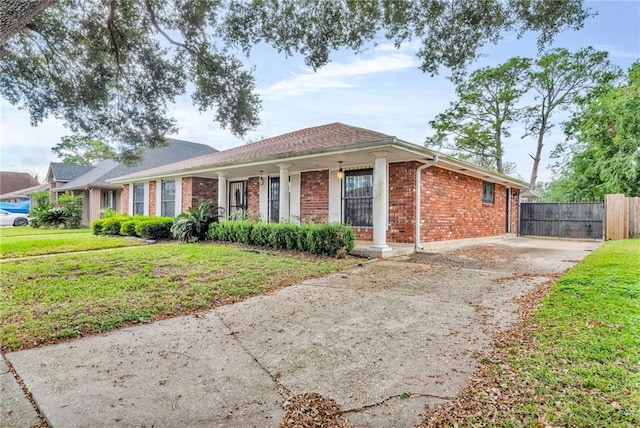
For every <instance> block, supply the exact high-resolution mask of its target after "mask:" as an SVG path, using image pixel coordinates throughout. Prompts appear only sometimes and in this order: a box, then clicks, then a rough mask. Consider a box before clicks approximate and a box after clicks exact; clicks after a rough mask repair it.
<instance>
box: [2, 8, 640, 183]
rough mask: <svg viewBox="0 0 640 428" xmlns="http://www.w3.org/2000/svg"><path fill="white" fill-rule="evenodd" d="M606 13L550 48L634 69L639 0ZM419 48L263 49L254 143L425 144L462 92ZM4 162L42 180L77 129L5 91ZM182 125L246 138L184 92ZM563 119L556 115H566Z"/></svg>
mask: <svg viewBox="0 0 640 428" xmlns="http://www.w3.org/2000/svg"><path fill="white" fill-rule="evenodd" d="M586 5H587V7H590V8H591V9H593V10H595V11H596V12H597V13H598V16H596V17H595V18H591V19H589V20H588V21H587V22H586V24H585V26H584V28H583V30H581V31H579V32H564V33H562V34H560V35H558V36H557V37H556V40H555V42H554V44H553V46H552V47H565V48H567V49H570V50H572V51H575V50H578V49H580V48H582V47H586V46H593V47H595V48H596V49H600V50H606V51H608V52H609V55H610V60H611V61H612V62H613V63H614V64H617V65H618V66H620V67H622V68H623V69H625V70H626V69H628V67H629V66H630V65H631V63H632V62H634V61H635V60H637V59H639V58H640V0H629V1H587V2H586ZM416 50H417V46H414V45H406V46H403V47H402V48H401V49H399V50H398V49H395V48H393V47H392V46H390V45H386V44H381V45H379V46H377V47H372V48H370V49H368V50H366V51H365V52H362V53H359V54H357V55H355V54H353V53H351V52H337V53H334V54H333V55H332V62H331V63H330V64H329V65H327V66H325V67H324V68H322V69H320V70H319V71H317V72H315V73H314V72H313V71H312V70H311V69H309V68H308V67H306V66H305V65H304V63H303V62H302V60H301V59H300V58H298V57H292V58H285V57H284V56H282V55H280V54H278V53H276V52H275V51H274V50H273V49H271V48H269V47H266V46H261V47H259V48H256V49H254V51H253V52H252V53H251V55H250V57H249V58H247V64H248V66H252V67H255V77H256V83H257V88H258V92H259V94H260V96H261V97H262V99H263V110H262V112H261V120H262V124H261V125H260V126H259V127H258V128H257V130H256V131H255V132H252V133H250V134H249V135H248V136H247V140H252V141H253V140H258V139H261V138H264V137H271V136H275V135H279V134H282V133H285V132H290V131H295V130H297V129H301V128H306V127H309V126H316V125H322V124H326V123H332V122H342V123H346V124H349V125H354V126H360V127H363V128H368V129H372V130H375V131H379V132H383V133H386V134H389V135H394V136H396V137H398V138H401V139H403V140H406V141H409V142H412V143H415V144H422V143H423V142H424V139H425V137H426V136H428V135H430V134H431V130H430V128H429V121H430V120H432V119H433V118H435V116H436V115H437V114H438V113H441V112H442V111H444V110H445V109H446V108H447V107H448V105H449V103H450V102H451V101H452V100H453V99H454V94H455V93H454V86H453V84H452V83H451V82H450V81H449V80H447V78H446V76H447V74H448V72H447V71H446V70H443V71H442V73H441V75H439V76H436V77H430V76H429V75H427V74H424V73H422V72H421V71H420V70H418V65H419V62H418V59H417V58H416V57H415V52H416ZM483 52H484V53H485V54H486V56H485V57H483V58H481V59H480V60H479V61H478V62H477V63H476V64H474V65H472V67H471V69H474V68H479V67H483V66H487V65H497V64H499V63H501V62H504V61H505V60H507V59H508V58H509V57H511V56H516V55H518V56H529V57H535V56H536V54H537V47H536V42H535V36H534V35H527V36H525V37H523V38H522V39H519V40H518V39H516V38H515V37H509V35H507V36H506V37H505V39H504V40H503V41H501V42H500V43H499V44H498V45H496V46H491V45H490V46H486V47H485V48H484V51H483ZM0 103H1V105H0V143H1V152H0V169H2V170H3V171H23V172H29V173H31V174H34V175H35V174H37V175H38V177H39V178H40V179H42V178H44V175H45V174H46V170H47V167H48V164H49V162H52V161H58V159H56V158H55V157H54V155H53V153H52V152H51V147H53V146H54V145H56V144H57V143H58V142H60V138H61V137H63V136H65V135H69V134H70V132H69V131H68V130H67V129H66V128H65V127H64V126H63V124H62V122H60V121H58V120H55V119H48V120H45V122H44V123H42V124H40V125H39V126H38V127H31V125H30V123H29V117H28V114H27V113H26V112H25V111H21V110H18V109H16V108H15V107H13V106H11V105H10V104H9V103H7V102H6V100H4V99H2V98H0ZM171 112H172V114H173V115H174V117H175V118H176V119H177V120H178V124H179V126H180V130H179V132H178V134H176V135H173V137H176V138H181V139H185V140H190V141H195V142H199V143H204V144H208V145H210V146H212V147H215V148H216V149H218V150H224V149H227V148H231V147H235V146H237V145H241V144H244V142H245V141H242V140H240V139H238V138H236V137H234V136H233V135H232V134H231V133H229V132H227V131H225V130H223V129H221V128H220V127H218V126H217V125H216V124H215V123H214V122H213V120H212V119H211V118H212V117H213V115H212V114H211V113H199V112H198V111H197V109H196V108H194V107H192V106H191V102H190V99H189V98H188V97H185V98H183V99H180V100H179V101H178V102H177V103H176V104H175V105H173V106H172V108H171ZM562 118H563V116H560V115H559V116H556V120H557V121H560V120H562ZM522 134H523V129H522V127H521V126H519V125H516V126H514V127H512V137H511V138H510V139H509V140H507V141H506V142H505V148H506V154H505V160H507V161H511V162H515V163H516V164H517V165H518V174H519V175H520V176H521V177H522V178H524V179H525V180H528V179H529V175H530V173H531V166H532V161H531V158H530V157H529V154H530V153H534V152H535V142H534V141H533V139H531V138H528V139H521V136H522ZM562 138H563V134H562V132H561V130H560V127H559V126H557V127H556V128H555V129H554V131H553V132H552V133H551V135H550V136H548V137H547V140H546V145H545V149H544V152H543V158H544V160H543V163H542V167H541V170H540V171H539V174H538V180H539V181H548V180H550V179H551V173H550V171H548V170H547V168H546V166H547V165H548V164H549V161H548V155H549V153H550V151H551V150H552V148H553V147H554V146H555V144H556V143H557V142H559V141H561V140H562Z"/></svg>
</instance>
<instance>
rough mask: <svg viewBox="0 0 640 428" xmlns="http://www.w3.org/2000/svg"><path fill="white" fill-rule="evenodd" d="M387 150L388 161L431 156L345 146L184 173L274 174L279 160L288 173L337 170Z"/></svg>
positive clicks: (393, 148) (212, 175)
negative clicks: (335, 150) (345, 148)
mask: <svg viewBox="0 0 640 428" xmlns="http://www.w3.org/2000/svg"><path fill="white" fill-rule="evenodd" d="M381 151H384V152H388V155H387V160H388V162H391V163H393V162H407V161H415V160H421V161H424V162H426V161H429V160H432V159H433V158H432V157H431V156H428V155H426V154H424V153H417V152H413V151H408V150H406V149H403V148H399V147H396V146H391V145H389V146H382V147H380V146H379V147H376V148H375V149H370V150H362V149H354V150H344V151H341V152H332V153H318V154H313V155H306V156H297V157H291V158H288V159H273V160H263V161H257V162H251V163H244V164H240V165H227V166H217V167H214V168H208V169H202V170H197V171H189V173H188V174H185V176H197V177H209V178H217V176H218V173H219V172H225V173H226V174H227V179H229V180H233V179H236V178H246V177H254V176H257V175H260V171H262V175H264V176H267V175H277V174H279V173H280V167H279V165H281V164H288V165H290V166H289V173H297V172H303V171H317V170H326V169H329V170H336V171H337V170H338V168H340V162H342V168H343V169H345V170H347V169H351V168H358V167H363V166H373V162H374V160H375V154H374V153H375V152H381Z"/></svg>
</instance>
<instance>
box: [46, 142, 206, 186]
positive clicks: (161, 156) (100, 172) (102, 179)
mask: <svg viewBox="0 0 640 428" xmlns="http://www.w3.org/2000/svg"><path fill="white" fill-rule="evenodd" d="M167 142H168V143H169V144H168V145H167V146H165V147H158V148H155V149H148V150H145V152H144V154H143V155H142V160H141V161H140V162H139V163H138V164H136V165H132V166H127V165H123V164H120V163H118V162H115V161H113V160H105V161H102V162H99V163H98V164H96V166H95V167H94V169H93V170H91V171H88V172H87V173H85V174H83V175H81V176H79V177H77V178H76V179H75V180H72V181H70V182H69V183H66V184H64V185H62V186H60V187H58V188H56V192H60V191H65V190H71V189H80V188H85V187H103V188H113V189H117V188H120V187H121V186H120V185H114V184H111V183H109V182H108V181H107V180H109V179H110V178H113V177H117V176H120V175H126V174H133V173H135V172H138V171H144V170H147V169H150V168H156V167H159V166H162V165H166V164H167V163H172V162H175V161H181V160H184V159H189V158H193V157H198V156H202V155H205V154H209V153H216V152H217V150H216V149H214V148H213V147H211V146H207V145H205V144H199V143H192V142H190V141H183V140H176V139H173V138H168V139H167Z"/></svg>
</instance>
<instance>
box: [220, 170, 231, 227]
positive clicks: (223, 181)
mask: <svg viewBox="0 0 640 428" xmlns="http://www.w3.org/2000/svg"><path fill="white" fill-rule="evenodd" d="M218 208H219V209H220V211H221V213H222V218H227V217H228V216H229V213H228V212H227V174H225V173H224V172H219V173H218Z"/></svg>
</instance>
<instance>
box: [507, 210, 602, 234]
mask: <svg viewBox="0 0 640 428" xmlns="http://www.w3.org/2000/svg"><path fill="white" fill-rule="evenodd" d="M603 217H604V204H603V203H601V202H595V203H582V202H572V203H539V202H533V203H521V204H520V228H519V231H518V232H519V234H520V235H534V236H554V237H557V238H583V239H602V236H603V234H602V231H603V222H602V219H603Z"/></svg>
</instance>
